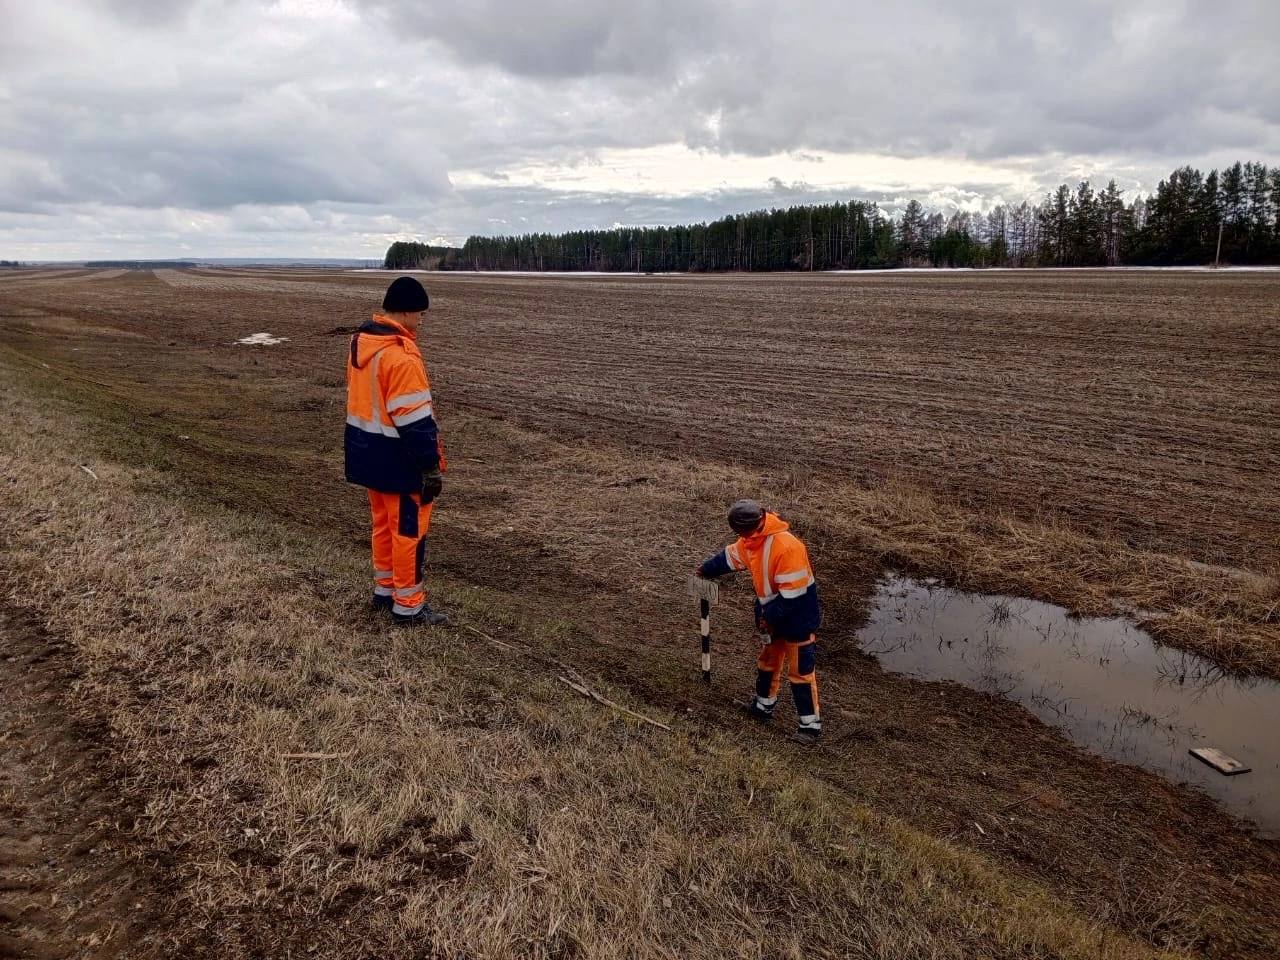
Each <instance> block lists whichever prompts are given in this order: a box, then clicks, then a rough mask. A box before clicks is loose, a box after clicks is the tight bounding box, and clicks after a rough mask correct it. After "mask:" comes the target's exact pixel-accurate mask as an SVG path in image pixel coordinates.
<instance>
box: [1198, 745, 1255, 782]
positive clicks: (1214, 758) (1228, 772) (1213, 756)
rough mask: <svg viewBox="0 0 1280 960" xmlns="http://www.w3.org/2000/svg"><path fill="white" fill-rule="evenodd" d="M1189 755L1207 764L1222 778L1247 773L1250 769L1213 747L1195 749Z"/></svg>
mask: <svg viewBox="0 0 1280 960" xmlns="http://www.w3.org/2000/svg"><path fill="white" fill-rule="evenodd" d="M1190 753H1191V755H1192V756H1193V757H1195V758H1196V759H1197V760H1201V761H1203V762H1205V763H1207V764H1208V765H1209V766H1211V767H1213V769H1215V770H1217V771H1218V772H1219V773H1221V774H1222V775H1223V776H1227V777H1234V776H1237V775H1238V774H1241V773H1248V772H1249V771H1250V770H1251V769H1252V768H1251V767H1246V766H1245V765H1244V764H1243V763H1241V762H1240V761H1239V760H1237V759H1235V758H1234V757H1228V756H1227V755H1226V754H1225V753H1223V752H1222V751H1221V750H1218V749H1216V748H1214V747H1195V748H1194V749H1192V750H1191V751H1190Z"/></svg>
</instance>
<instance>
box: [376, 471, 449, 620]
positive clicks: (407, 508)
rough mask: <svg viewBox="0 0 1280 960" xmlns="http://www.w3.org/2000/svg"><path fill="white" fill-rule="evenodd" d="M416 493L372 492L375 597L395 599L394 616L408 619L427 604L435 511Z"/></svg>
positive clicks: (392, 608)
mask: <svg viewBox="0 0 1280 960" xmlns="http://www.w3.org/2000/svg"><path fill="white" fill-rule="evenodd" d="M433 506H434V504H430V503H426V504H424V503H423V502H422V497H421V496H419V495H418V494H416V493H383V492H381V491H379V490H370V491H369V512H370V513H371V514H372V516H373V580H374V587H373V595H374V596H375V597H391V598H393V605H392V607H391V612H392V613H397V614H401V615H404V616H408V615H409V614H414V613H417V612H418V611H419V610H421V609H422V607H423V605H424V604H425V603H426V602H427V592H426V589H425V587H424V585H423V581H422V570H423V565H424V562H425V560H426V548H427V530H429V529H430V527H431V508H432V507H433Z"/></svg>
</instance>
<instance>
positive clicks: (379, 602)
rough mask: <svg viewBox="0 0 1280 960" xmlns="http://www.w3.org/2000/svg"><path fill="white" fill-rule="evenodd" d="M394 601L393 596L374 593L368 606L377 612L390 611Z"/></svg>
mask: <svg viewBox="0 0 1280 960" xmlns="http://www.w3.org/2000/svg"><path fill="white" fill-rule="evenodd" d="M395 603H396V601H395V598H394V597H389V596H388V597H380V596H378V595H377V594H376V593H375V594H374V595H373V599H372V600H371V601H369V606H370V607H372V608H373V609H374V610H376V611H378V612H379V613H383V612H386V613H390V612H391V608H392V607H393V606H395Z"/></svg>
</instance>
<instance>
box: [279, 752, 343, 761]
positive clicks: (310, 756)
mask: <svg viewBox="0 0 1280 960" xmlns="http://www.w3.org/2000/svg"><path fill="white" fill-rule="evenodd" d="M349 756H351V751H350V750H348V751H347V752H346V753H282V754H280V759H281V760H337V759H338V758H339V757H349Z"/></svg>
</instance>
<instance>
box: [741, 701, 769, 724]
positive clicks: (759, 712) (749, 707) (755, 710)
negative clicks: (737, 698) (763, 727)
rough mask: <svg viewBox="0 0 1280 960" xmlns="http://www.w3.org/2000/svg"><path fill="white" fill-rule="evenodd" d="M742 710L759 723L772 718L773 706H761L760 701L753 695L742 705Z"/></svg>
mask: <svg viewBox="0 0 1280 960" xmlns="http://www.w3.org/2000/svg"><path fill="white" fill-rule="evenodd" d="M742 712H743V713H745V714H746V715H747V716H748V717H750V718H751V719H752V720H755V721H758V722H759V723H768V722H769V721H770V720H772V719H773V707H772V706H767V707H766V706H761V705H760V701H759V700H758V699H757V698H755V697H752V698H751V700H750V701H749V702H747V703H744V704H743V705H742Z"/></svg>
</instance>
